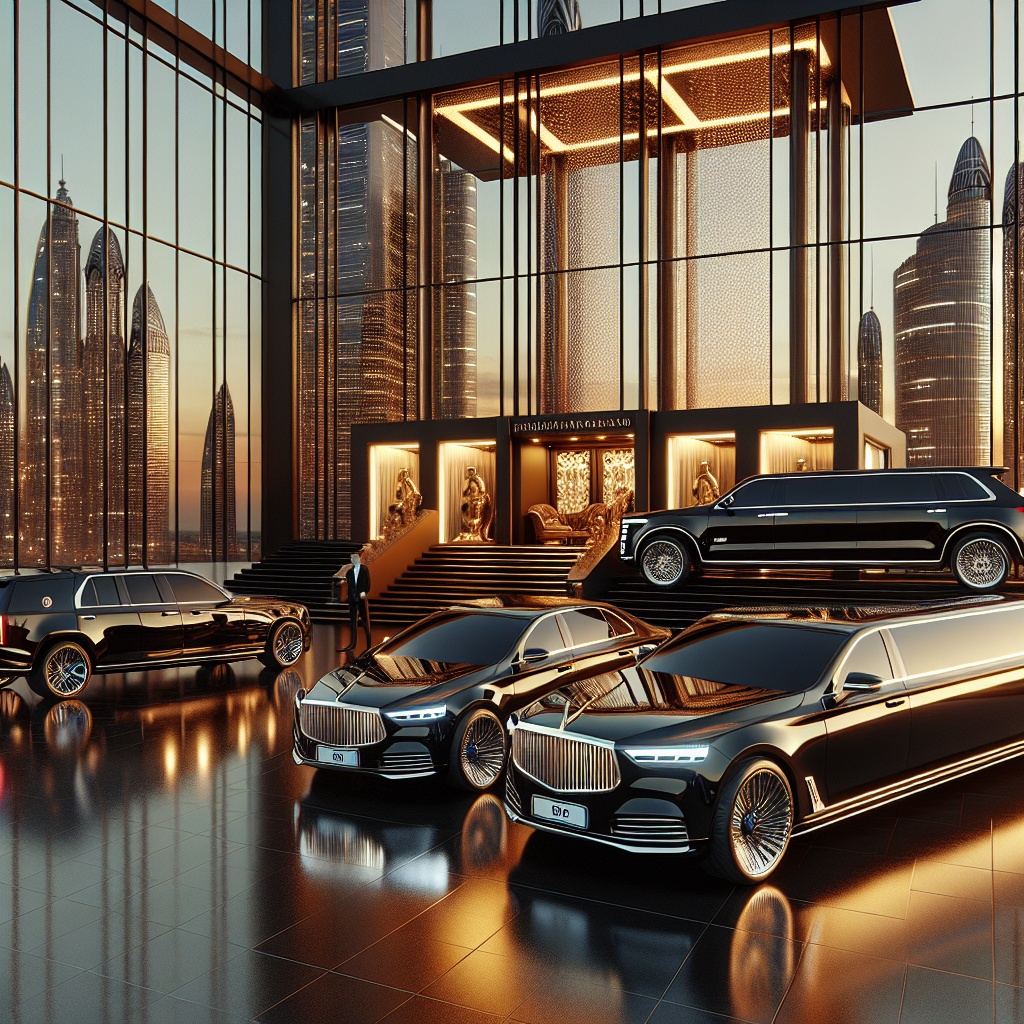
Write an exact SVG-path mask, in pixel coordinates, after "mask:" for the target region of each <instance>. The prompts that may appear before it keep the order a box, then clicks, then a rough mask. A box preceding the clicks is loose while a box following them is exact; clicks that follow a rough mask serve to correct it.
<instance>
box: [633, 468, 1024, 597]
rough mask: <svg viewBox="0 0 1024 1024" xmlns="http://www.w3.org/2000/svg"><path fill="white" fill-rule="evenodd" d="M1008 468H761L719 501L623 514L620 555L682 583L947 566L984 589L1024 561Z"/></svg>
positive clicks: (1023, 518) (1023, 510)
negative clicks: (716, 571)
mask: <svg viewBox="0 0 1024 1024" xmlns="http://www.w3.org/2000/svg"><path fill="white" fill-rule="evenodd" d="M1005 472H1006V470H1005V469H999V468H993V467H991V466H986V467H982V468H975V469H960V468H950V469H926V470H924V469H894V470H879V469H874V470H862V471H860V472H828V473H792V474H786V475H772V476H753V477H749V478H748V479H746V480H744V481H743V482H742V483H740V484H739V485H737V486H736V487H734V488H733V489H732V490H731V491H730V492H729V493H728V494H726V495H725V496H724V497H722V498H719V500H718V501H716V502H715V503H714V504H712V505H696V506H693V507H692V508H685V509H677V510H670V511H665V512H648V513H645V514H644V515H642V516H630V517H628V518H625V519H623V520H622V527H621V534H620V538H619V557H620V558H621V560H622V561H623V562H633V561H635V562H636V563H637V564H638V565H639V568H640V571H641V572H642V573H643V575H644V577H645V578H646V579H647V581H648V582H649V583H653V584H654V585H655V586H659V587H674V586H676V585H678V584H680V583H682V582H683V581H684V580H685V579H686V578H687V577H688V576H689V575H690V574H691V573H692V572H694V571H699V570H700V569H702V568H703V567H705V566H707V567H714V566H723V567H729V568H737V567H743V566H749V567H751V568H758V569H771V568H783V567H794V566H796V567H810V568H821V567H823V566H825V567H833V566H840V567H842V566H851V567H855V568H861V567H870V566H886V567H900V568H909V569H930V570H936V569H942V568H947V567H948V568H949V569H951V570H952V571H953V574H954V576H956V578H957V580H958V582H959V583H960V584H962V585H963V586H964V587H967V588H968V589H970V590H973V591H975V592H983V591H986V590H992V589H994V588H995V587H998V586H999V585H1000V584H1001V583H1002V582H1003V581H1004V580H1005V579H1006V577H1007V574H1008V573H1009V571H1010V569H1011V567H1012V566H1013V564H1014V562H1021V561H1024V498H1022V497H1021V496H1020V495H1019V494H1017V493H1016V492H1015V491H1013V490H1011V489H1010V488H1009V487H1007V486H1006V485H1005V484H1004V483H1002V481H1000V480H999V479H998V477H999V476H1000V475H1001V474H1002V473H1005Z"/></svg>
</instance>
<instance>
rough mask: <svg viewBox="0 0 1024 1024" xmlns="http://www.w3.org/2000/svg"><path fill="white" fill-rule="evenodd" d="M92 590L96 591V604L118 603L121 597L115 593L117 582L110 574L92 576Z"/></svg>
mask: <svg viewBox="0 0 1024 1024" xmlns="http://www.w3.org/2000/svg"><path fill="white" fill-rule="evenodd" d="M91 583H92V586H93V590H94V591H95V593H96V604H98V605H105V604H120V603H121V598H120V597H118V594H117V584H116V583H115V582H114V579H113V577H111V576H94V577H93V578H92V580H91Z"/></svg>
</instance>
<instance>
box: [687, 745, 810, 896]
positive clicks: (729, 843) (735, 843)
mask: <svg viewBox="0 0 1024 1024" xmlns="http://www.w3.org/2000/svg"><path fill="white" fill-rule="evenodd" d="M792 831H793V791H792V790H791V789H790V786H789V781H788V780H787V779H786V776H785V774H784V773H783V772H782V770H781V769H780V768H779V766H778V765H777V764H775V763H774V762H772V761H768V760H766V759H764V758H760V757H753V758H747V759H746V760H744V761H741V762H740V763H739V764H737V765H736V766H735V768H734V769H733V770H732V771H731V772H730V773H729V775H728V776H727V778H726V781H725V784H724V785H723V787H722V791H721V793H720V794H719V797H718V803H717V805H716V807H715V813H714V818H713V819H712V824H711V838H710V842H709V849H708V853H707V855H706V857H705V858H704V863H703V867H704V870H705V871H707V872H708V873H709V874H712V875H716V876H717V877H718V878H724V879H725V880H726V881H728V882H733V883H735V884H738V885H756V884H757V883H759V882H763V881H764V880H765V879H766V878H768V876H769V875H771V874H772V872H773V871H774V870H775V869H776V868H777V867H778V866H779V863H780V861H781V860H782V858H783V856H784V855H785V853H786V848H787V846H788V845H789V837H790V834H791V833H792Z"/></svg>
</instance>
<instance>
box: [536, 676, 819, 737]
mask: <svg viewBox="0 0 1024 1024" xmlns="http://www.w3.org/2000/svg"><path fill="white" fill-rule="evenodd" d="M803 699H804V695H803V694H802V693H780V692H779V691H778V690H757V689H748V690H744V691H743V693H742V694H737V695H736V696H734V697H733V698H732V699H730V700H728V701H727V702H724V703H722V704H721V705H720V706H719V707H717V708H716V709H715V710H713V711H708V710H701V711H686V710H675V709H667V708H665V709H663V708H650V709H644V710H629V709H622V708H616V709H614V710H595V711H584V712H583V714H581V715H580V716H579V717H578V718H575V719H573V720H572V721H571V722H569V723H568V724H567V725H566V726H565V728H564V730H562V731H564V732H565V733H566V734H567V735H575V736H588V737H591V738H593V739H601V740H611V741H612V742H614V743H620V742H626V741H629V742H630V743H642V744H643V745H645V746H657V744H658V743H670V742H671V743H674V742H677V741H678V740H691V739H692V740H696V739H701V740H708V739H710V738H712V737H714V736H718V735H722V734H724V733H727V732H731V731H732V730H733V729H736V728H738V727H739V726H741V725H746V724H747V723H748V722H751V721H753V720H755V719H759V718H773V717H775V716H776V715H780V714H784V713H786V712H790V711H792V710H793V709H794V708H797V707H799V706H800V704H801V703H802V702H803ZM561 723H562V714H561V713H559V712H555V711H551V712H545V713H543V714H539V715H532V716H530V717H528V718H524V719H523V724H524V725H543V726H547V727H548V728H551V729H558V728H559V727H560V726H561Z"/></svg>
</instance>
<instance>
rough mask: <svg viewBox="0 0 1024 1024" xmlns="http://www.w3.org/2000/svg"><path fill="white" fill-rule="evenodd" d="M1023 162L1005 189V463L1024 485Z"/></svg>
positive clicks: (1016, 484) (1009, 174)
mask: <svg viewBox="0 0 1024 1024" xmlns="http://www.w3.org/2000/svg"><path fill="white" fill-rule="evenodd" d="M1021 213H1024V163H1020V164H1018V165H1017V174H1016V176H1015V175H1014V173H1013V167H1011V168H1010V169H1009V171H1007V173H1006V188H1005V189H1004V190H1003V465H1004V466H1008V467H1009V469H1010V479H1009V480H1007V481H1006V482H1007V483H1010V484H1012V485H1013V486H1014V487H1021V486H1024V431H1022V429H1021V427H1022V424H1024V393H1022V391H1024V346H1022V345H1021V340H1020V337H1019V335H1018V333H1017V332H1018V330H1019V329H1020V325H1021V324H1022V323H1024V315H1022V314H1024V289H1022V288H1021V275H1022V274H1024V251H1022V249H1021V244H1020V243H1021V241H1022V239H1024V217H1021V216H1020V214H1021Z"/></svg>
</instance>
